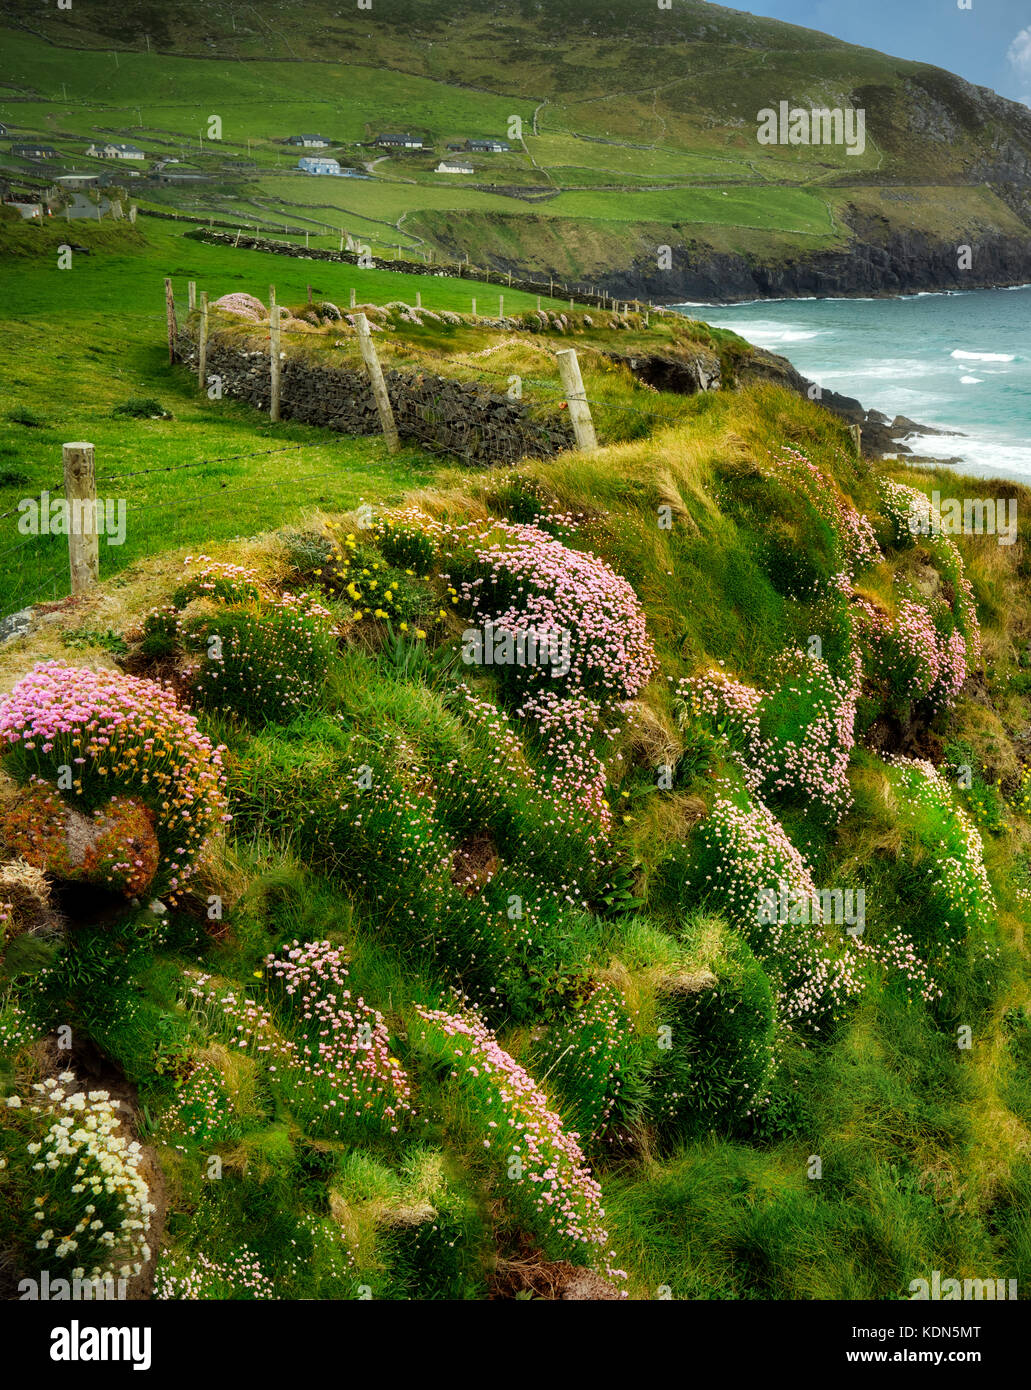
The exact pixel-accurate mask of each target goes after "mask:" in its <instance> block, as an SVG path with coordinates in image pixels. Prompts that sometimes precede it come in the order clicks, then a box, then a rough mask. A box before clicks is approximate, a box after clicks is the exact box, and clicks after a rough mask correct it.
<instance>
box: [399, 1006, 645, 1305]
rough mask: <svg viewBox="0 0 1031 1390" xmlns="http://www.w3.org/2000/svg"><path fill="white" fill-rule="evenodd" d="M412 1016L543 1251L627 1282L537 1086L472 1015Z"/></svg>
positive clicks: (574, 1151) (586, 1175)
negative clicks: (446, 1066)
mask: <svg viewBox="0 0 1031 1390" xmlns="http://www.w3.org/2000/svg"><path fill="white" fill-rule="evenodd" d="M416 1012H417V1013H418V1014H419V1016H420V1017H421V1018H422V1019H423V1020H424V1022H425V1024H426V1030H427V1034H428V1035H429V1039H430V1040H432V1045H433V1047H434V1049H435V1050H437V1051H439V1053H440V1055H441V1056H442V1057H446V1058H448V1059H449V1060H450V1061H451V1062H452V1065H453V1070H452V1073H451V1077H452V1080H453V1081H454V1082H455V1083H456V1085H457V1086H458V1087H459V1088H460V1089H461V1090H462V1091H463V1093H464V1094H465V1096H466V1098H467V1100H468V1102H469V1106H470V1111H471V1114H472V1116H473V1119H474V1122H475V1123H476V1124H477V1125H478V1126H479V1128H480V1131H481V1132H482V1134H483V1146H484V1148H485V1149H488V1150H489V1151H490V1152H491V1154H492V1155H493V1156H494V1158H495V1160H496V1161H497V1162H498V1163H499V1164H500V1165H501V1166H502V1169H503V1171H504V1172H505V1174H506V1180H507V1185H506V1186H505V1188H504V1190H505V1191H507V1192H508V1193H509V1194H510V1196H511V1198H512V1200H513V1202H514V1203H515V1204H516V1205H517V1206H519V1207H521V1208H522V1210H523V1211H524V1213H525V1214H526V1216H527V1218H528V1219H529V1220H530V1221H531V1222H532V1224H533V1226H534V1229H535V1230H536V1233H537V1234H538V1236H539V1238H540V1239H542V1240H543V1241H544V1242H545V1245H546V1247H547V1248H548V1249H550V1250H551V1251H553V1252H554V1254H555V1255H556V1257H561V1258H565V1259H569V1260H571V1261H572V1262H573V1263H576V1264H591V1265H600V1267H601V1269H602V1270H603V1272H604V1273H605V1274H607V1275H608V1276H609V1277H610V1278H625V1277H626V1275H625V1274H624V1273H623V1271H622V1270H617V1269H615V1268H613V1265H612V1256H611V1253H610V1251H609V1249H608V1240H609V1237H608V1232H607V1231H606V1230H605V1229H604V1227H603V1226H602V1221H603V1220H604V1216H605V1213H604V1211H603V1209H602V1206H601V1188H600V1186H599V1185H598V1182H597V1181H596V1180H595V1178H594V1177H592V1175H591V1172H590V1169H589V1168H588V1167H587V1164H586V1161H585V1159H584V1156H583V1153H582V1151H581V1149H580V1146H579V1144H578V1143H577V1142H576V1140H575V1138H574V1137H573V1136H572V1135H570V1134H568V1133H566V1131H565V1130H564V1129H563V1128H562V1123H561V1121H560V1120H559V1117H558V1116H557V1115H556V1114H555V1113H554V1112H553V1111H552V1110H551V1109H550V1108H549V1106H548V1100H547V1097H546V1096H545V1095H544V1093H543V1091H541V1089H540V1088H539V1087H538V1085H537V1083H536V1082H535V1081H534V1080H533V1078H532V1077H530V1076H529V1075H528V1074H527V1073H526V1072H525V1071H524V1070H523V1068H522V1067H521V1066H520V1065H519V1064H518V1062H516V1061H515V1060H514V1059H513V1058H512V1057H510V1056H509V1055H508V1053H507V1052H505V1051H503V1050H502V1048H501V1047H500V1046H499V1044H498V1041H497V1038H495V1036H494V1034H493V1033H492V1032H491V1031H490V1029H489V1028H487V1027H486V1026H485V1025H484V1024H483V1023H482V1022H481V1021H480V1019H479V1018H477V1017H476V1016H475V1015H471V1014H470V1015H462V1014H448V1013H445V1012H444V1011H443V1010H439V1009H436V1010H435V1009H427V1008H424V1007H423V1006H422V1005H418V1004H417V1005H416ZM492 1121H493V1122H494V1123H493V1124H492V1123H491V1122H492Z"/></svg>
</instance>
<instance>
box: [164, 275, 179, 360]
mask: <svg viewBox="0 0 1031 1390" xmlns="http://www.w3.org/2000/svg"><path fill="white" fill-rule="evenodd" d="M165 314H166V316H167V318H168V362H169V365H170V366H171V364H172V363H173V362H174V361H175V344H176V334H177V329H176V322H175V295H174V294H173V293H172V282H171V280H169V279H168V278H167V276H166V278H165Z"/></svg>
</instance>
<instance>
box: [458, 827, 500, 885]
mask: <svg viewBox="0 0 1031 1390" xmlns="http://www.w3.org/2000/svg"><path fill="white" fill-rule="evenodd" d="M500 863H501V860H500V859H499V858H498V851H497V848H496V847H495V844H494V841H493V840H492V839H491V837H490V835H489V834H488V833H487V832H486V831H485V830H481V831H480V832H479V833H478V834H476V835H472V836H470V837H469V839H467V840H463V842H462V843H461V844H460V845H459V846H458V848H457V849H456V850H455V852H454V854H453V855H452V856H451V882H452V883H453V884H454V885H455V887H456V888H461V889H462V891H463V892H464V893H465V895H466V896H467V897H473V896H475V894H477V893H480V892H482V891H483V889H484V888H486V886H487V884H488V883H489V882H490V881H491V879H492V878H493V877H494V875H495V874H496V873H497V871H498V867H499V865H500Z"/></svg>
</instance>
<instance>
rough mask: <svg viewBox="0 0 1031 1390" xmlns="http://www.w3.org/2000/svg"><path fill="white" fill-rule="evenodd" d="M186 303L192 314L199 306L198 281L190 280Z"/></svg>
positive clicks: (187, 287) (187, 285)
mask: <svg viewBox="0 0 1031 1390" xmlns="http://www.w3.org/2000/svg"><path fill="white" fill-rule="evenodd" d="M186 303H187V305H188V306H189V310H190V313H191V314H192V313H193V311H194V309H196V307H197V281H196V280H189V281H187V284H186Z"/></svg>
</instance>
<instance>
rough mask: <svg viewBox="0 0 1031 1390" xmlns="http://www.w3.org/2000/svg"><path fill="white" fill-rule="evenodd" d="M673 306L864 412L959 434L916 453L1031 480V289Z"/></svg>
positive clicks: (926, 442) (909, 441)
mask: <svg viewBox="0 0 1031 1390" xmlns="http://www.w3.org/2000/svg"><path fill="white" fill-rule="evenodd" d="M672 307H674V308H676V309H677V310H679V311H680V312H682V313H684V314H686V315H688V316H689V317H691V318H695V319H702V320H704V321H705V322H706V323H709V324H712V325H713V326H715V327H719V328H731V329H733V330H734V332H735V333H738V334H740V336H741V337H742V338H746V339H747V340H748V341H749V342H750V343H754V344H755V345H756V346H757V347H761V348H768V349H769V350H770V351H772V352H777V353H780V354H781V355H782V356H784V357H787V358H788V359H789V360H790V361H791V362H792V363H793V364H794V366H795V367H797V368H798V370H799V371H800V372H801V373H802V374H803V376H807V377H809V378H810V379H811V380H813V381H815V382H817V383H818V384H819V385H820V386H822V387H823V388H824V389H825V390H831V391H838V392H840V393H841V394H842V395H845V396H853V397H855V398H856V399H858V400H859V401H861V402H862V404H863V405H864V406H865V407H866V408H867V409H868V410H869V409H873V410H879V411H881V412H882V413H883V414H884V415H887V416H888V417H889V419H894V418H895V416H896V415H905V416H906V417H907V418H908V419H910V420H913V421H916V422H918V423H919V424H921V425H929V426H933V427H935V428H937V429H946V430H952V431H956V432H957V433H956V434H953V435H949V436H939V435H926V434H920V435H913V436H909V437H907V438H906V439H905V441H904V442H905V444H906V445H907V446H908V447H909V448H910V449H911V450H912V451H913V453H914V454H917V455H920V456H923V457H926V458H931V459H937V460H948V459H958V460H960V461H961V462H959V463H957V465H956V466H957V468H958V469H959V470H960V471H962V472H965V473H971V474H973V475H974V476H977V477H990V478H1000V477H1001V478H1019V479H1020V480H1021V481H1027V480H1029V479H1031V285H1021V286H1019V287H1016V288H1013V289H999V290H969V291H959V292H953V293H945V294H915V295H901V296H898V297H895V298H891V299H777V300H768V299H766V300H757V301H752V302H748V303H743V304H695V303H688V304H678V305H674V306H672Z"/></svg>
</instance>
